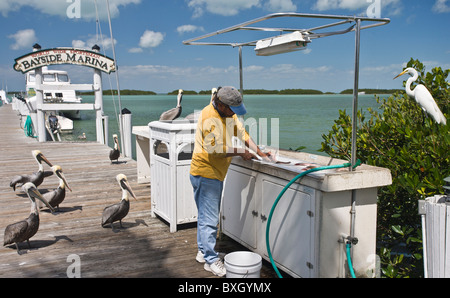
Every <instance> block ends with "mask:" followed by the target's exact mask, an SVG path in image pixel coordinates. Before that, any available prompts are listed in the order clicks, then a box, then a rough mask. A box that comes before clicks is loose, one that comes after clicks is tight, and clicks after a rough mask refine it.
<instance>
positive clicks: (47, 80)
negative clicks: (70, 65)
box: [12, 67, 82, 133]
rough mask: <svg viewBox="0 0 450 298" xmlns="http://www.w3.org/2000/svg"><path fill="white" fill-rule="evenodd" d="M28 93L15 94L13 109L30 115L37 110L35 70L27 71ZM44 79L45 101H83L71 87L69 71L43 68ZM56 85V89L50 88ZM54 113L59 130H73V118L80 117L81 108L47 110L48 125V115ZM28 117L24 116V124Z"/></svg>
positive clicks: (24, 114) (76, 102)
mask: <svg viewBox="0 0 450 298" xmlns="http://www.w3.org/2000/svg"><path fill="white" fill-rule="evenodd" d="M25 78H26V94H25V96H23V95H15V96H14V97H13V98H12V105H13V109H14V110H17V111H18V112H19V114H20V115H21V116H28V115H30V112H35V111H36V108H37V107H36V75H35V72H34V71H30V72H28V73H26V75H25ZM42 79H43V83H44V84H45V85H46V89H45V91H44V94H43V97H44V98H43V99H44V103H75V104H78V103H81V102H82V98H81V97H79V96H77V95H76V93H75V90H73V89H71V88H70V87H69V86H70V84H71V83H70V79H69V75H68V74H67V71H63V70H49V69H48V68H47V67H43V68H42ZM48 86H55V89H52V88H48ZM50 115H54V116H56V117H57V119H58V131H59V132H69V133H71V132H72V131H73V121H72V119H80V118H81V117H80V111H79V110H56V111H47V115H46V116H47V117H46V125H50V124H49V123H48V121H47V119H48V116H50ZM25 121H26V117H22V122H23V123H22V125H23V124H24V123H25Z"/></svg>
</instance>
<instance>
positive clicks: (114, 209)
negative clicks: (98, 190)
mask: <svg viewBox="0 0 450 298" xmlns="http://www.w3.org/2000/svg"><path fill="white" fill-rule="evenodd" d="M116 180H117V182H119V185H120V188H122V200H121V201H120V203H117V204H114V205H111V206H108V207H105V209H104V210H103V216H102V227H103V226H105V225H107V224H111V228H112V229H114V226H113V223H114V222H115V221H120V227H121V228H122V219H123V218H124V217H125V216H127V214H128V211H129V210H130V201H129V200H128V192H129V193H130V194H131V196H132V197H133V198H134V199H135V200H137V199H136V196H135V195H134V193H133V190H132V189H131V187H130V185H129V184H128V180H127V176H125V175H124V174H119V175H117V176H116Z"/></svg>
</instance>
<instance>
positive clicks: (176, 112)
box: [159, 106, 181, 121]
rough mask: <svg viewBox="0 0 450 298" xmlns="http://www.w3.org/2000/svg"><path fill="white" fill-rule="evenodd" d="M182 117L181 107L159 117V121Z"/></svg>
mask: <svg viewBox="0 0 450 298" xmlns="http://www.w3.org/2000/svg"><path fill="white" fill-rule="evenodd" d="M180 115H181V106H180V107H176V108H173V109H170V110H168V111H165V112H164V113H162V114H161V116H160V117H159V120H160V121H161V120H175V119H176V118H178V117H179V116H180Z"/></svg>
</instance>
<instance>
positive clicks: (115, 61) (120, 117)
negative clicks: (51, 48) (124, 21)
mask: <svg viewBox="0 0 450 298" xmlns="http://www.w3.org/2000/svg"><path fill="white" fill-rule="evenodd" d="M106 6H107V8H108V21H109V33H110V35H111V46H112V51H113V57H114V64H115V66H116V71H115V73H116V84H117V97H118V99H119V115H120V116H119V131H120V144H121V146H122V148H123V124H122V102H121V100H120V86H119V66H118V65H117V59H116V51H115V49H114V48H115V47H114V37H113V32H112V26H111V14H110V11H109V1H108V0H106Z"/></svg>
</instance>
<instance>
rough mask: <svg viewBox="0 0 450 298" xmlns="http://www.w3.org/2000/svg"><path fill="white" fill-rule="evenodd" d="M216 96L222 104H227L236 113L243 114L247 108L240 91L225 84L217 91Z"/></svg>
mask: <svg viewBox="0 0 450 298" xmlns="http://www.w3.org/2000/svg"><path fill="white" fill-rule="evenodd" d="M217 98H218V99H219V100H220V101H221V102H222V103H224V104H226V105H228V106H229V107H230V109H231V110H232V111H233V112H234V113H235V114H236V115H244V114H246V113H247V109H246V108H245V106H244V103H243V102H242V101H243V100H242V96H241V93H240V92H239V91H238V90H237V89H236V88H234V87H231V86H225V87H222V88H220V89H219V91H217Z"/></svg>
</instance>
